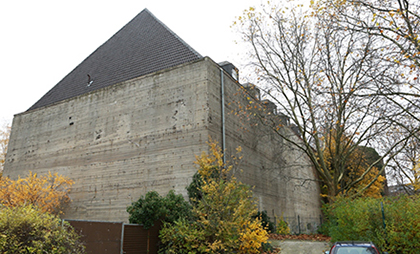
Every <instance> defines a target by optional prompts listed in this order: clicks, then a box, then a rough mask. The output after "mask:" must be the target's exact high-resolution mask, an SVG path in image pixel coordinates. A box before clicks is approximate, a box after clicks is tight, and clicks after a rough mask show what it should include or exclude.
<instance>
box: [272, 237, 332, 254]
mask: <svg viewBox="0 0 420 254" xmlns="http://www.w3.org/2000/svg"><path fill="white" fill-rule="evenodd" d="M270 242H271V244H272V245H273V247H278V248H280V254H322V253H324V252H325V251H326V250H329V249H330V243H329V242H315V241H298V240H282V241H279V240H270Z"/></svg>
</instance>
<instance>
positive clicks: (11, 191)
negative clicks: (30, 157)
mask: <svg viewBox="0 0 420 254" xmlns="http://www.w3.org/2000/svg"><path fill="white" fill-rule="evenodd" d="M73 183H74V182H73V181H72V180H70V179H69V178H66V177H64V176H60V175H58V174H57V173H55V174H52V173H51V172H48V174H46V175H42V176H38V175H37V174H36V173H32V172H29V175H28V177H26V178H20V177H19V179H18V180H11V179H9V178H7V177H2V178H1V179H0V204H2V205H4V206H7V207H16V206H21V205H33V206H36V207H38V208H39V209H41V211H43V212H49V213H55V214H57V213H60V212H61V209H62V206H63V205H64V204H65V203H67V202H69V201H70V198H69V197H68V195H67V194H68V192H69V191H70V187H71V185H72V184H73Z"/></svg>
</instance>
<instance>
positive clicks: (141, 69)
mask: <svg viewBox="0 0 420 254" xmlns="http://www.w3.org/2000/svg"><path fill="white" fill-rule="evenodd" d="M200 58H202V56H201V55H200V54H199V53H198V52H197V51H195V50H194V49H193V48H192V47H191V46H189V45H188V44H187V43H186V42H185V41H184V40H182V39H181V38H180V37H179V36H178V35H177V34H175V33H174V32H173V31H172V30H171V29H169V28H168V27H167V26H166V25H165V24H164V23H163V22H162V21H160V20H159V19H158V18H157V17H155V16H154V15H153V14H152V13H151V12H150V11H149V10H148V9H147V8H146V9H143V10H142V11H141V12H140V13H139V14H137V15H136V16H135V17H134V18H133V19H131V20H130V21H129V22H128V23H127V24H125V25H124V26H123V27H122V28H121V29H119V30H118V31H117V32H116V33H115V34H113V35H112V36H111V37H110V38H109V39H108V40H106V41H105V42H104V43H103V44H101V45H100V46H99V47H98V48H96V49H95V50H94V51H93V52H92V53H91V54H90V55H88V57H86V58H85V59H84V60H83V61H82V62H81V63H79V64H78V65H77V66H76V67H75V68H74V69H73V70H72V71H71V72H70V73H68V74H67V75H66V76H65V77H64V78H63V79H61V80H60V81H59V82H58V83H57V84H56V85H55V86H54V87H53V88H51V89H50V90H49V91H48V92H47V93H46V94H45V95H44V96H43V97H42V98H40V99H39V100H38V101H37V102H36V103H35V104H34V105H32V107H30V108H29V109H28V111H29V110H33V109H36V108H40V107H43V106H47V105H51V104H54V103H56V102H59V101H62V100H65V99H69V98H73V97H76V96H79V95H82V94H86V93H89V92H92V91H95V90H98V89H101V88H104V87H107V86H110V85H114V84H117V83H121V82H124V81H127V80H130V79H133V78H136V77H140V76H143V75H146V74H149V73H153V72H156V71H159V70H163V69H166V68H170V67H174V66H176V65H179V64H183V63H187V62H191V61H195V60H198V59H200Z"/></svg>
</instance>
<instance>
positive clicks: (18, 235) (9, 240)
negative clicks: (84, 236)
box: [0, 205, 85, 254]
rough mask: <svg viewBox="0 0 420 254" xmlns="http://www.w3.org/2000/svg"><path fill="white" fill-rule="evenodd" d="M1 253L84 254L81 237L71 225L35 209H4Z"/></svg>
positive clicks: (0, 224)
mask: <svg viewBox="0 0 420 254" xmlns="http://www.w3.org/2000/svg"><path fill="white" fill-rule="evenodd" d="M0 253H4V254H16V253H19V254H29V253H31V254H32V253H36V254H38V253H51V254H82V253H85V248H84V246H83V244H82V243H81V242H80V236H79V235H78V234H77V233H76V232H75V231H74V229H73V228H72V227H71V226H70V224H69V223H68V222H65V221H62V220H61V219H60V218H58V217H57V216H55V215H52V214H49V213H46V212H42V211H41V210H40V209H38V208H36V207H34V206H32V205H25V206H17V207H5V206H2V207H0Z"/></svg>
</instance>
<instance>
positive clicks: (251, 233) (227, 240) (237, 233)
mask: <svg viewBox="0 0 420 254" xmlns="http://www.w3.org/2000/svg"><path fill="white" fill-rule="evenodd" d="M209 146H210V153H209V154H207V153H203V154H202V155H201V156H197V158H196V164H197V165H198V166H199V170H198V172H199V174H200V175H201V176H202V177H203V185H202V186H201V190H202V192H203V194H204V195H203V199H202V200H201V201H200V202H199V203H198V205H197V206H196V207H194V212H195V213H196V214H197V215H198V218H199V219H198V223H199V224H201V225H203V227H204V230H205V231H206V233H207V234H208V236H211V237H210V239H212V238H214V239H213V240H209V241H207V243H205V244H206V246H207V250H208V251H209V252H210V253H219V252H220V251H225V252H226V251H227V252H229V251H239V252H238V253H259V252H260V251H259V250H260V248H261V244H262V243H266V242H267V240H268V233H267V231H266V229H265V228H264V227H263V226H262V225H261V222H260V220H259V219H253V218H252V215H255V214H256V213H257V211H258V210H257V206H256V204H255V203H254V202H253V199H252V191H251V189H250V187H249V186H247V185H245V184H242V183H241V182H240V181H238V180H237V179H236V178H235V176H234V175H233V174H232V168H233V167H232V166H231V165H230V166H227V165H224V163H223V153H222V151H221V149H220V147H218V146H217V144H216V143H214V142H212V143H209ZM237 151H238V152H240V151H241V148H238V149H237ZM215 167H217V169H218V171H219V177H211V176H212V174H213V172H214V168H215Z"/></svg>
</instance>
